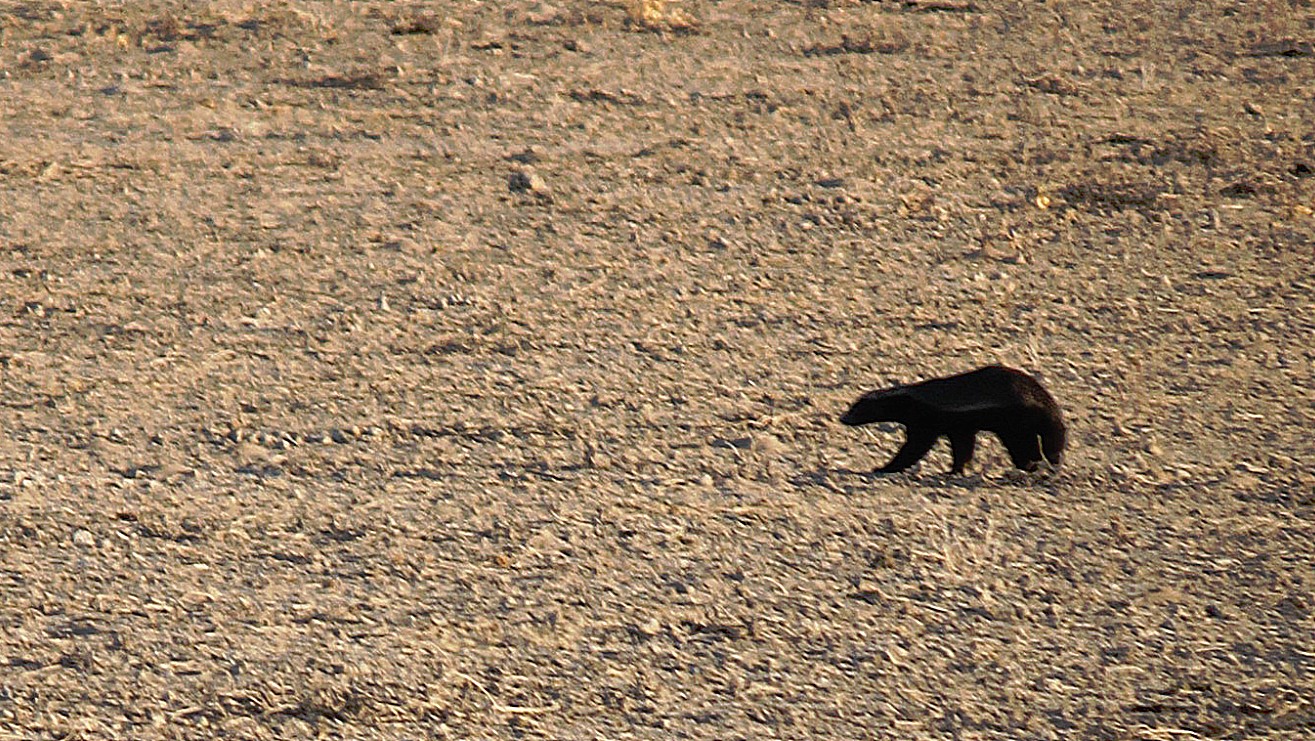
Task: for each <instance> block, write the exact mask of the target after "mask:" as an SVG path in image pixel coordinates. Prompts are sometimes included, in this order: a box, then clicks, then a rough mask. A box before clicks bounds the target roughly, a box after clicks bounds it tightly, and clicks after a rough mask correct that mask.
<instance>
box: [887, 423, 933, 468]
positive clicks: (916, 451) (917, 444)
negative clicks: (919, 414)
mask: <svg viewBox="0 0 1315 741" xmlns="http://www.w3.org/2000/svg"><path fill="white" fill-rule="evenodd" d="M908 435H909V439H908V440H905V441H904V447H902V448H900V449H899V452H898V453H896V454H895V457H894V458H891V459H890V463H887V464H886V465H884V466H882V467H881V468H878V469H877V473H899V472H900V471H903V470H904V469H906V468H908V467H909V466H912V465H913V464H914V463H917V462H918V461H920V460H922V457H923V456H924V455H926V454H927V451H929V450H931V446H932V445H934V444H935V443H936V435H933V434H928V433H926V432H923V431H921V430H917V431H915V430H908Z"/></svg>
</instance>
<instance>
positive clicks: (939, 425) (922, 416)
mask: <svg viewBox="0 0 1315 741" xmlns="http://www.w3.org/2000/svg"><path fill="white" fill-rule="evenodd" d="M840 421H841V422H842V423H844V424H847V425H852V426H856V425H865V424H869V423H871V422H898V423H900V424H902V425H904V429H905V432H906V433H907V435H908V439H907V440H906V441H905V443H904V447H902V448H900V450H899V452H898V453H896V454H895V457H894V458H892V459H891V461H890V463H887V464H886V465H885V466H882V467H881V468H878V469H877V472H878V473H897V472H899V471H903V470H904V469H906V468H908V467H909V466H912V465H913V464H914V463H917V462H918V461H920V460H922V457H923V456H925V455H927V451H929V450H931V448H932V445H934V444H935V443H936V439H937V438H939V437H942V436H944V437H948V438H949V439H950V451H951V453H952V454H953V456H954V464H953V467H952V468H951V469H950V473H963V469H964V467H965V466H967V465H968V462H969V461H971V460H972V457H973V448H974V447H975V446H976V444H977V433H978V432H994V433H995V434H996V436H998V437H999V438H1000V441H1001V442H1002V443H1004V446H1005V450H1008V451H1009V458H1010V459H1011V460H1013V462H1014V465H1015V466H1017V467H1018V468H1021V469H1023V470H1025V471H1032V470H1035V469H1036V468H1037V466H1039V465H1040V464H1041V461H1042V460H1043V459H1044V460H1046V461H1049V462H1050V464H1051V465H1054V466H1058V465H1059V464H1060V462H1061V461H1062V459H1063V455H1064V442H1065V436H1066V433H1065V429H1064V419H1063V416H1062V415H1061V414H1060V412H1059V405H1058V404H1056V403H1055V399H1054V397H1052V396H1051V395H1050V394H1049V392H1047V391H1046V390H1045V389H1044V388H1042V387H1041V384H1040V383H1038V382H1037V380H1036V379H1035V378H1033V377H1031V376H1029V375H1027V374H1026V373H1024V372H1022V371H1019V370H1014V369H1013V368H1006V367H1005V366H1003V365H988V366H986V367H985V368H979V369H977V370H975V371H970V372H968V373H961V374H959V375H957V376H949V377H947V378H933V379H932V380H930V381H923V382H922V383H915V384H911V385H908V386H896V387H894V388H888V389H881V390H878V391H873V392H871V393H868V394H864V395H863V396H862V397H860V398H859V400H858V401H856V402H854V405H853V406H851V407H850V408H849V411H848V412H845V416H843V417H841V418H840Z"/></svg>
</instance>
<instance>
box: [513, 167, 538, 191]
mask: <svg viewBox="0 0 1315 741" xmlns="http://www.w3.org/2000/svg"><path fill="white" fill-rule="evenodd" d="M507 188H508V189H509V190H510V191H511V192H512V193H547V192H548V184H547V183H546V182H544V180H543V178H542V177H540V176H539V174H538V173H536V172H535V171H533V170H528V169H526V170H517V171H516V172H513V173H512V174H511V176H510V177H508V178H507Z"/></svg>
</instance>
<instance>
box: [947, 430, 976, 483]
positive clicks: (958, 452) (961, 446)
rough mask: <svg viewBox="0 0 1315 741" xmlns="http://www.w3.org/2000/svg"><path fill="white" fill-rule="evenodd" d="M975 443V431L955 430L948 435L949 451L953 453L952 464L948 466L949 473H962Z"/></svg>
mask: <svg viewBox="0 0 1315 741" xmlns="http://www.w3.org/2000/svg"><path fill="white" fill-rule="evenodd" d="M976 444H977V433H975V432H972V431H971V430H970V431H968V432H956V433H954V434H953V435H950V452H951V453H952V454H953V455H954V464H953V465H952V466H951V467H950V473H955V474H957V473H963V469H964V468H966V467H967V466H968V463H969V462H970V461H972V459H973V448H974V447H975V446H976Z"/></svg>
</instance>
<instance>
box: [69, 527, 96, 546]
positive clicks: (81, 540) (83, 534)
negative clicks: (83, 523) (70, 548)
mask: <svg viewBox="0 0 1315 741" xmlns="http://www.w3.org/2000/svg"><path fill="white" fill-rule="evenodd" d="M73 545H78V546H82V547H83V548H91V547H92V546H94V545H96V536H94V535H92V534H91V531H90V530H86V529H81V530H78V531H77V532H75V533H73Z"/></svg>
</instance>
